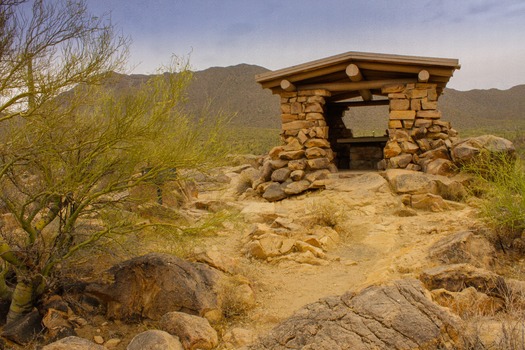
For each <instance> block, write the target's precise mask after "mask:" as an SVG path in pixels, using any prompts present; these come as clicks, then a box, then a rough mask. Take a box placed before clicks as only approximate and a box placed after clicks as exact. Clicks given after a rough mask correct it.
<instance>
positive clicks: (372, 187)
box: [326, 173, 390, 197]
mask: <svg viewBox="0 0 525 350" xmlns="http://www.w3.org/2000/svg"><path fill="white" fill-rule="evenodd" d="M326 189H327V190H333V191H337V192H360V193H362V194H363V196H364V197H366V196H369V195H370V192H387V191H388V192H390V188H389V186H388V182H387V181H386V180H385V178H384V177H382V176H381V175H379V174H378V173H367V174H363V175H360V176H355V177H351V178H346V179H340V180H338V181H335V182H333V183H330V184H328V185H326Z"/></svg>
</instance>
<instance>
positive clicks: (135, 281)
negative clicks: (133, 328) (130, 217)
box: [86, 253, 222, 320]
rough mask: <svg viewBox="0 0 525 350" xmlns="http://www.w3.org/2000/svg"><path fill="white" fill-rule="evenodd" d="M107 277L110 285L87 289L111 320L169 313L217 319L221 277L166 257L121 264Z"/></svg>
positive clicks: (203, 267) (206, 268)
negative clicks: (179, 312) (104, 308)
mask: <svg viewBox="0 0 525 350" xmlns="http://www.w3.org/2000/svg"><path fill="white" fill-rule="evenodd" d="M108 273H109V274H110V275H111V276H112V277H113V282H112V283H108V284H104V283H96V284H91V285H89V286H87V288H86V292H87V293H89V294H92V295H95V296H96V297H98V298H99V299H101V300H102V301H103V303H105V304H106V305H107V315H106V316H107V317H108V318H110V319H123V320H130V319H140V318H144V317H145V318H149V319H160V318H161V317H162V316H163V315H164V314H165V313H167V312H170V311H183V312H187V313H190V314H194V315H199V316H204V317H210V318H214V317H220V316H218V315H220V314H221V306H220V297H219V295H218V294H219V291H220V289H219V285H220V282H221V277H222V275H221V273H220V272H219V271H218V270H215V269H212V268H211V267H209V266H208V265H205V264H201V263H190V262H187V261H185V260H182V259H180V258H177V257H175V256H172V255H168V254H156V253H152V254H148V255H144V256H140V257H137V258H134V259H131V260H127V261H124V262H122V263H120V264H117V265H115V266H114V267H112V268H111V269H110V270H109V271H108Z"/></svg>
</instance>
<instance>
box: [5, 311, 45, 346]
mask: <svg viewBox="0 0 525 350" xmlns="http://www.w3.org/2000/svg"><path fill="white" fill-rule="evenodd" d="M41 323H42V316H40V313H39V312H38V310H36V309H34V310H33V311H31V312H30V313H28V314H26V315H23V316H22V317H20V318H19V319H17V320H16V321H12V322H9V323H7V324H6V325H5V326H4V327H3V329H2V337H4V338H6V339H9V340H11V341H13V342H15V343H17V344H22V345H25V344H28V343H30V342H31V341H32V340H34V339H35V337H36V336H37V335H38V334H39V333H41V332H42V330H43V328H42V324H41Z"/></svg>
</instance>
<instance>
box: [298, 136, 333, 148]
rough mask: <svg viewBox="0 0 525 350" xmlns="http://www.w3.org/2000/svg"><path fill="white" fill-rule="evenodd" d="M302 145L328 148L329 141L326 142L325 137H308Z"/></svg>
mask: <svg viewBox="0 0 525 350" xmlns="http://www.w3.org/2000/svg"><path fill="white" fill-rule="evenodd" d="M304 146H305V147H306V148H312V147H320V148H330V142H328V140H327V139H319V138H314V139H309V140H308V141H306V142H305V143H304Z"/></svg>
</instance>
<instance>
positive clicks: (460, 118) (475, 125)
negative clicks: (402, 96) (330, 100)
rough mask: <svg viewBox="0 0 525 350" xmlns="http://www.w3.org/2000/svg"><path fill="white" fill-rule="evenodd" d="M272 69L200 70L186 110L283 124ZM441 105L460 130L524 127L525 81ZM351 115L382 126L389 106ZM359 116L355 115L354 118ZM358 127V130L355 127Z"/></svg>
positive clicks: (131, 80) (444, 99) (453, 97)
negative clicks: (267, 80) (269, 76)
mask: <svg viewBox="0 0 525 350" xmlns="http://www.w3.org/2000/svg"><path fill="white" fill-rule="evenodd" d="M267 71H268V69H266V68H263V67H260V66H255V65H249V64H239V65H235V66H230V67H212V68H209V69H206V70H202V71H196V72H194V75H193V80H192V82H191V84H190V85H189V87H188V89H187V102H186V106H185V108H186V109H187V111H188V112H190V113H193V114H195V115H202V113H226V114H229V115H233V119H232V123H233V124H234V125H236V126H246V127H256V128H275V129H278V128H280V107H279V101H280V98H279V96H277V95H272V93H271V91H269V90H267V89H263V88H262V87H261V86H260V85H259V84H257V83H256V82H255V75H256V74H260V73H264V72H267ZM119 78H120V79H118V80H119V84H118V85H119V87H125V86H133V85H135V84H137V83H139V82H140V81H143V80H144V79H147V76H144V75H119ZM438 106H439V107H438V108H439V109H440V110H441V112H442V113H443V120H446V121H450V122H451V123H452V126H453V127H455V128H456V129H457V130H459V131H460V132H461V131H462V130H465V131H471V130H481V129H482V130H484V131H485V132H486V131H490V130H491V129H498V130H500V131H502V130H515V129H519V128H523V127H525V113H524V112H525V85H518V86H515V87H513V88H511V89H508V90H498V89H489V90H470V91H458V90H454V89H445V91H444V93H443V94H442V95H441V97H440V99H439V104H438ZM354 109H355V111H354V110H352V111H350V113H348V115H349V120H350V123H351V124H352V123H353V124H355V125H352V128H353V129H356V128H357V129H361V130H367V131H370V130H384V129H385V124H386V122H385V116H386V115H387V113H388V107H387V106H382V107H354ZM354 118H355V119H354ZM354 126H355V128H354Z"/></svg>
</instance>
